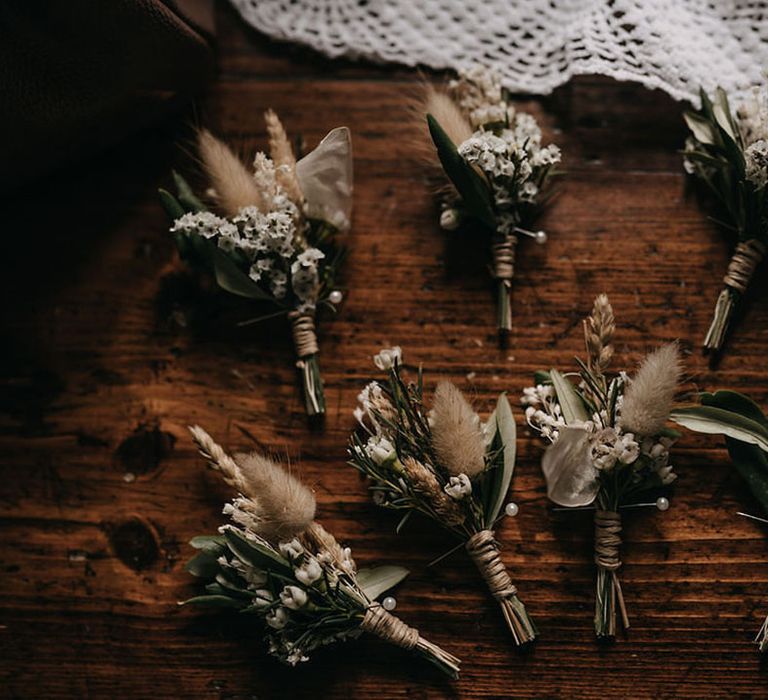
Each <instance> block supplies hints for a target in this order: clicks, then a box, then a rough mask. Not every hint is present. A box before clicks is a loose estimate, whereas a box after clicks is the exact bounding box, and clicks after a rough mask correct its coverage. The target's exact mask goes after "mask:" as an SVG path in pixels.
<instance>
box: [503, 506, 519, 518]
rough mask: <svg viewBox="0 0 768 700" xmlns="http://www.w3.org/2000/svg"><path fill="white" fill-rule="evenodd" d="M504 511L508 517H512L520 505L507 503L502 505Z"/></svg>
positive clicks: (517, 511)
mask: <svg viewBox="0 0 768 700" xmlns="http://www.w3.org/2000/svg"><path fill="white" fill-rule="evenodd" d="M504 512H505V513H506V514H507V515H508V516H509V517H510V518H514V517H515V516H516V515H517V514H518V513H519V512H520V506H518V505H517V503H512V502H510V503H507V505H506V506H505V507H504Z"/></svg>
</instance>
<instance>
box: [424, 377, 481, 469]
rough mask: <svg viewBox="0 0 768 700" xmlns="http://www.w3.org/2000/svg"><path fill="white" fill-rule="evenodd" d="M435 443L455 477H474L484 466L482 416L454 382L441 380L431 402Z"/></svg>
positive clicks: (444, 463) (442, 462) (435, 447)
mask: <svg viewBox="0 0 768 700" xmlns="http://www.w3.org/2000/svg"><path fill="white" fill-rule="evenodd" d="M431 418H432V446H433V447H434V449H435V453H436V454H437V457H438V459H439V460H440V462H441V464H442V465H443V466H444V467H445V468H446V469H447V470H448V471H449V472H450V473H451V474H453V475H454V476H456V475H458V474H466V475H467V476H468V477H470V478H472V477H473V476H476V475H477V474H479V473H480V472H481V471H483V469H485V439H484V438H483V433H482V430H481V429H480V418H479V417H478V415H477V413H475V412H474V411H473V410H472V406H470V405H469V402H468V401H467V400H466V399H465V398H464V394H462V393H461V392H460V391H459V390H458V388H457V387H456V386H455V385H454V384H451V382H440V383H439V384H438V385H437V389H435V397H434V399H433V401H432V414H431Z"/></svg>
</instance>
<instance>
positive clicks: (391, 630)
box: [360, 603, 461, 678]
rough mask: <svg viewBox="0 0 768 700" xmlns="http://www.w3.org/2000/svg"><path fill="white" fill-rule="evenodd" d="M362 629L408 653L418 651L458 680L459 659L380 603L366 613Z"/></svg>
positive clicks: (372, 606) (361, 624)
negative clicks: (425, 637)
mask: <svg viewBox="0 0 768 700" xmlns="http://www.w3.org/2000/svg"><path fill="white" fill-rule="evenodd" d="M360 627H361V628H362V629H363V630H364V631H366V632H370V633H371V634H374V635H376V636H377V637H379V639H383V640H384V641H385V642H389V643H390V644H394V645H396V646H399V647H401V648H403V649H407V650H408V651H411V650H415V651H417V652H418V653H419V654H421V656H423V657H424V658H425V659H427V660H428V661H431V662H432V663H433V664H435V666H437V667H438V668H439V669H440V670H441V671H443V672H444V673H447V674H448V675H449V676H452V677H453V678H458V676H459V664H460V663H461V661H460V660H459V659H458V658H456V657H455V656H453V654H449V653H448V652H446V651H444V650H443V649H441V648H440V647H439V646H437V645H435V644H432V642H428V641H427V640H426V639H424V638H423V637H422V636H421V635H420V634H419V631H418V630H417V629H416V628H415V627H409V626H408V625H406V624H405V623H404V622H403V621H402V620H401V619H400V618H398V617H395V616H394V615H392V614H391V613H389V612H387V611H386V610H384V608H383V607H382V606H381V605H380V604H379V603H373V604H372V605H371V606H370V607H369V608H368V609H367V610H366V611H365V615H364V616H363V621H362V622H361V623H360Z"/></svg>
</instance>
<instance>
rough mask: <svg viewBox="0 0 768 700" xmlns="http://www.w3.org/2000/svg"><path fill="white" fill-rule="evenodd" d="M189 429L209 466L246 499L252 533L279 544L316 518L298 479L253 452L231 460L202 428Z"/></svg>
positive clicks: (308, 494) (311, 501)
mask: <svg viewBox="0 0 768 700" xmlns="http://www.w3.org/2000/svg"><path fill="white" fill-rule="evenodd" d="M189 430H190V432H191V433H192V437H193V438H194V440H195V442H196V443H197V446H198V448H199V449H200V452H201V453H202V455H203V456H204V457H205V458H206V459H207V460H208V463H209V464H210V466H211V467H212V468H213V469H215V470H216V471H219V472H221V475H222V477H223V478H224V481H225V482H226V483H227V484H229V485H230V486H232V487H233V488H235V489H237V491H238V492H239V493H241V494H242V495H243V496H245V497H247V498H248V500H249V502H250V503H249V504H248V511H249V515H250V516H251V518H250V520H249V522H251V523H252V525H251V527H252V529H253V530H254V532H256V533H257V534H259V535H261V536H263V537H264V538H265V539H267V540H270V541H282V540H285V539H290V538H291V537H294V536H296V535H298V534H299V533H301V532H304V531H305V530H306V529H307V528H308V527H309V525H310V524H311V523H312V521H313V520H314V518H315V506H316V504H315V497H314V496H313V495H312V492H311V491H310V490H309V489H308V488H307V487H306V486H304V484H302V483H301V482H300V481H299V480H298V479H295V478H294V477H293V476H291V475H290V474H289V473H288V472H287V471H285V469H283V467H281V466H280V465H279V464H277V463H276V462H273V461H272V460H271V459H268V458H266V457H264V456H262V455H260V454H258V453H255V452H254V453H252V454H238V455H235V457H234V459H233V458H232V457H230V456H229V455H228V454H227V453H226V452H225V451H224V449H223V448H222V447H221V446H220V445H218V444H217V443H216V442H214V440H213V438H212V437H211V436H210V435H209V434H208V433H207V432H206V431H205V430H203V429H202V428H201V427H199V426H197V425H196V426H192V427H190V429H189Z"/></svg>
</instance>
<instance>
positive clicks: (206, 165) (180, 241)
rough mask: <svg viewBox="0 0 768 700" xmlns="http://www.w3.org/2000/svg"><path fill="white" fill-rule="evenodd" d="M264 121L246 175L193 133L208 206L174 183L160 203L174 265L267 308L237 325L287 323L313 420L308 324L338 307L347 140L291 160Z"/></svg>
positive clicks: (224, 150)
mask: <svg viewBox="0 0 768 700" xmlns="http://www.w3.org/2000/svg"><path fill="white" fill-rule="evenodd" d="M265 121H266V125H267V131H268V134H269V155H267V154H266V153H261V152H259V153H257V154H256V156H255V158H254V160H253V168H252V169H251V170H249V169H248V168H246V166H245V165H244V164H243V163H242V162H241V161H240V159H239V158H238V157H237V156H236V155H235V154H234V153H233V152H232V151H231V150H230V148H229V147H228V146H227V145H226V144H224V143H223V142H221V141H219V140H218V139H217V138H215V137H214V136H213V135H212V134H211V133H210V132H208V131H206V130H202V131H200V132H199V133H198V139H197V147H198V148H197V150H198V153H199V157H200V162H201V163H202V167H203V170H204V171H205V175H206V177H207V179H208V181H209V183H210V188H209V189H208V191H207V193H206V194H207V198H206V199H207V202H208V205H206V203H204V201H203V199H201V198H198V197H197V196H196V195H195V194H194V193H193V192H192V189H191V188H190V186H189V185H188V184H187V182H186V181H185V180H184V179H183V178H182V177H181V176H180V175H178V174H177V173H174V180H175V182H176V189H177V193H176V195H175V196H174V195H172V194H170V193H169V192H167V191H165V190H160V197H161V202H162V204H163V206H164V208H165V210H166V212H167V213H168V215H169V216H170V217H171V219H172V220H173V225H172V226H171V233H172V234H173V235H174V238H175V240H176V245H177V247H178V249H179V254H180V255H181V257H182V259H183V260H185V261H186V262H187V263H189V264H190V265H192V266H193V267H195V268H197V269H200V270H202V271H204V272H207V273H210V274H211V275H212V276H213V279H214V280H215V282H216V285H217V286H218V287H219V288H221V289H222V290H224V291H225V292H227V293H229V294H232V295H235V296H239V297H243V298H245V299H249V300H251V301H252V302H253V303H254V304H259V305H261V306H262V307H268V311H267V312H266V313H264V314H263V315H261V316H259V317H257V318H255V319H249V320H246V321H243V322H242V323H241V324H240V325H243V326H245V325H249V324H252V323H255V322H258V321H261V320H264V319H266V318H273V317H276V316H285V317H286V319H287V320H288V322H289V324H290V328H291V334H292V337H293V343H294V346H295V350H296V358H297V362H296V366H297V368H298V369H299V372H300V375H301V380H302V386H303V394H304V404H305V408H306V411H307V414H308V415H309V416H321V415H323V414H324V413H325V397H324V391H323V381H322V378H321V376H320V365H319V359H318V355H319V352H320V347H319V344H318V340H317V333H316V328H315V324H316V320H317V313H318V311H319V309H320V307H326V308H329V309H331V310H335V309H336V307H337V306H338V305H339V304H340V303H341V301H342V297H343V295H342V292H341V290H339V289H336V288H335V285H336V280H337V278H338V274H339V270H340V267H341V263H342V261H343V259H344V256H345V251H344V249H343V247H341V246H340V245H339V243H338V234H340V233H344V232H346V231H348V230H349V228H350V224H351V209H352V146H351V140H350V134H349V129H347V127H339V128H337V129H334V130H333V131H331V132H330V133H329V134H328V135H327V136H326V137H325V138H324V139H323V140H322V141H321V142H320V143H319V144H318V146H317V148H315V149H314V150H313V151H311V152H310V153H308V154H307V155H306V156H304V157H303V158H301V159H299V160H297V159H296V157H295V156H294V152H293V148H292V146H291V144H290V142H289V140H288V137H287V135H286V133H285V129H284V128H283V125H282V123H281V122H280V120H279V119H278V117H277V115H276V114H275V113H274V112H273V111H271V110H269V111H267V112H266V113H265ZM209 206H210V209H209Z"/></svg>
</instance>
